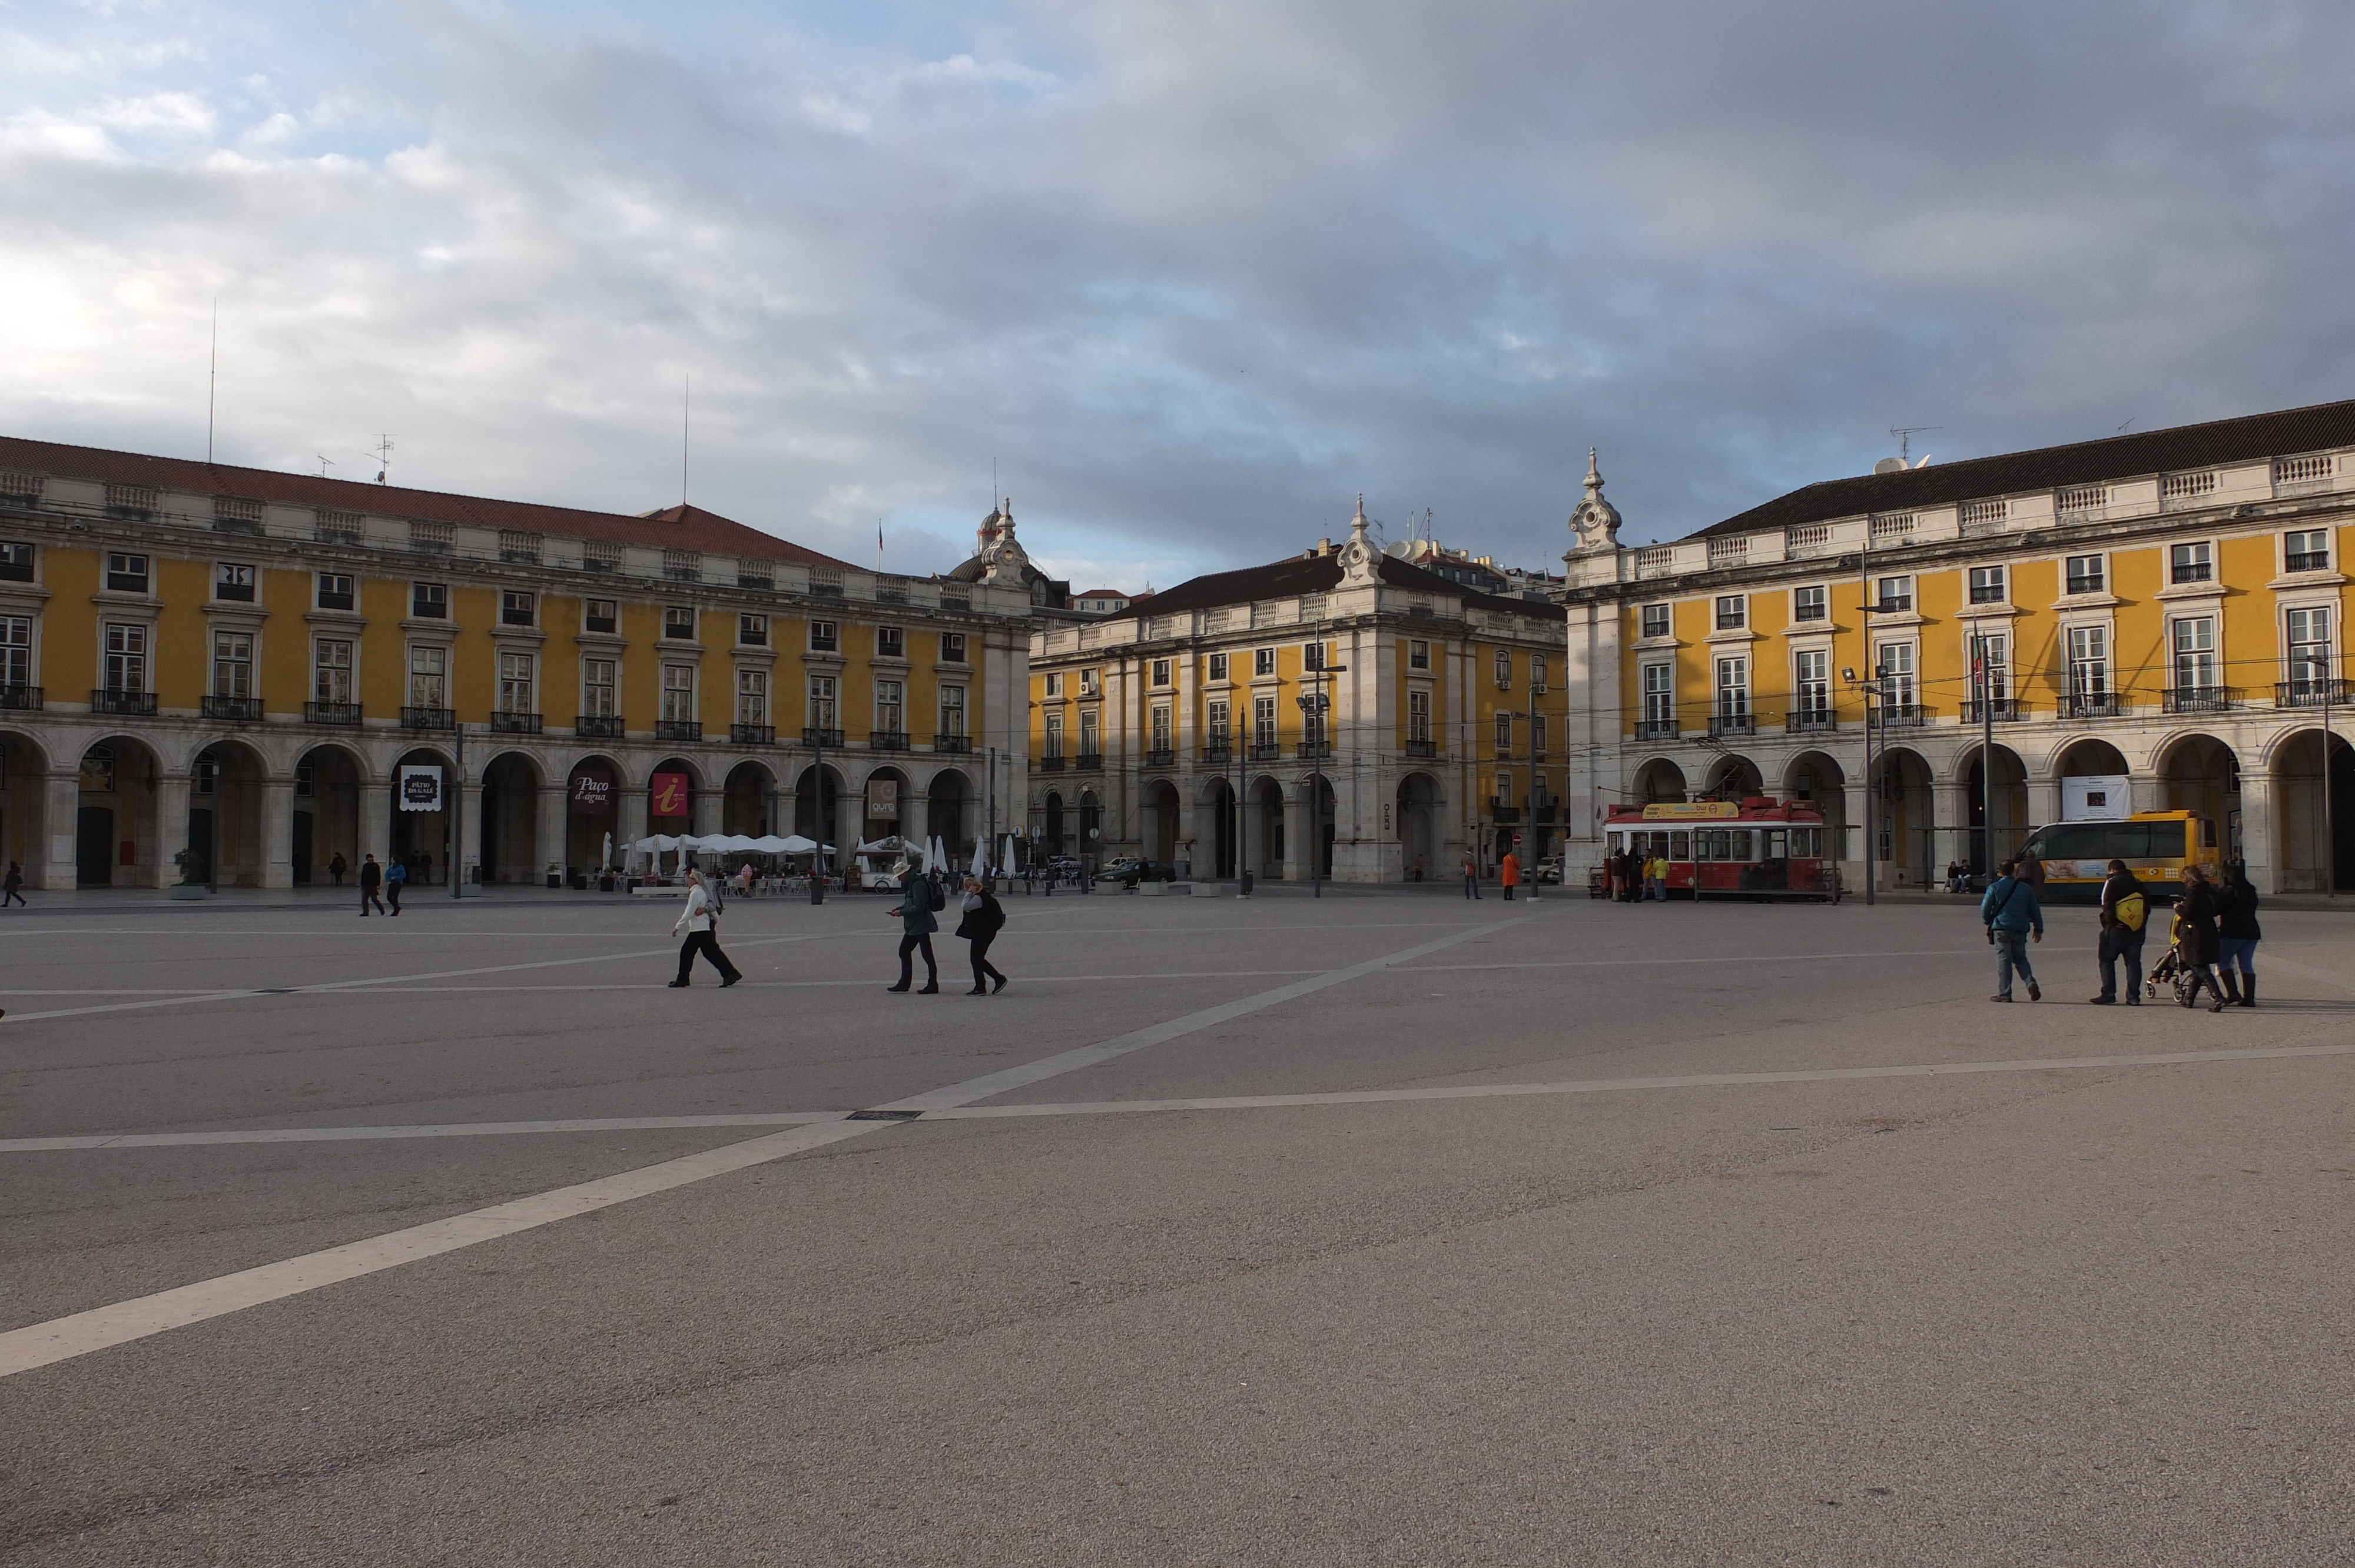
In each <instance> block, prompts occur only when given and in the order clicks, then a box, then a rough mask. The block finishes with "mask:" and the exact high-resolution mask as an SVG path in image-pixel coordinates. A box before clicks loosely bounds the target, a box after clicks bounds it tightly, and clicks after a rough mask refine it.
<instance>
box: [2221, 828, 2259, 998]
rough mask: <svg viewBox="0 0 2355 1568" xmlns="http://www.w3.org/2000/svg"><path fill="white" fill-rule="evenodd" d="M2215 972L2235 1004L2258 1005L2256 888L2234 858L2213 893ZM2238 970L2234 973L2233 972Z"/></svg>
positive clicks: (2245, 870) (2226, 994) (2241, 865)
mask: <svg viewBox="0 0 2355 1568" xmlns="http://www.w3.org/2000/svg"><path fill="white" fill-rule="evenodd" d="M2216 903H2217V910H2216V973H2217V976H2218V977H2219V978H2220V979H2222V980H2223V982H2224V994H2225V996H2227V997H2228V998H2230V999H2231V1000H2232V1003H2233V1005H2235V1006H2237V1007H2254V1006H2256V1005H2257V939H2258V938H2261V937H2263V936H2264V931H2263V930H2261V929H2260V928H2259V927H2258V926H2257V890H2256V888H2254V886H2252V885H2250V882H2249V874H2248V871H2247V869H2246V868H2245V867H2244V866H2243V864H2242V863H2240V862H2239V861H2234V862H2233V863H2232V864H2230V865H2228V866H2226V867H2225V868H2224V885H2223V886H2222V888H2221V889H2219V890H2218V892H2217V895H2216ZM2234 969H2238V970H2239V971H2240V973H2239V974H2238V975H2237V976H2236V975H2235V974H2234V973H2233V972H2232V971H2233V970H2234Z"/></svg>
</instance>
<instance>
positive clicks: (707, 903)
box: [670, 867, 744, 991]
mask: <svg viewBox="0 0 2355 1568" xmlns="http://www.w3.org/2000/svg"><path fill="white" fill-rule="evenodd" d="M718 925H719V904H718V902H717V901H716V900H715V899H713V897H712V896H711V892H710V889H709V888H708V887H707V886H705V885H704V881H703V873H701V872H700V871H698V870H695V869H694V868H693V867H689V868H688V870H687V907H686V908H685V909H683V910H681V911H680V912H679V916H678V918H677V920H675V921H673V922H671V927H670V934H671V935H672V936H674V937H676V936H677V935H678V934H679V932H680V930H681V929H682V928H684V929H685V930H686V932H687V940H686V941H685V942H683V943H681V944H680V945H679V949H678V978H677V980H673V981H671V982H670V988H671V989H672V990H673V991H678V990H681V989H683V988H684V987H685V986H686V985H687V971H688V970H689V969H693V968H694V967H695V955H696V954H698V953H701V954H702V955H703V956H704V957H705V958H706V959H709V960H710V963H711V967H712V968H713V969H718V970H719V989H720V990H722V991H726V990H727V989H728V988H729V987H730V986H731V985H734V984H735V983H736V982H737V981H738V980H742V979H743V978H744V977H743V975H742V974H741V973H740V972H739V971H738V969H737V968H736V966H735V965H734V964H731V963H730V962H729V961H728V955H727V954H725V953H723V952H721V951H720V950H719V933H718V931H717V929H716V927H718Z"/></svg>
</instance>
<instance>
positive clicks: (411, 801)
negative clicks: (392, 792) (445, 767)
mask: <svg viewBox="0 0 2355 1568" xmlns="http://www.w3.org/2000/svg"><path fill="white" fill-rule="evenodd" d="M400 809H401V810H404V811H438V810H441V809H442V769H441V768H440V766H439V765H437V764H432V763H424V764H420V763H411V762H404V763H402V764H401V767H400Z"/></svg>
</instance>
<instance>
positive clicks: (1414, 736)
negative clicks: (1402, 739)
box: [1406, 692, 1431, 744]
mask: <svg viewBox="0 0 2355 1568" xmlns="http://www.w3.org/2000/svg"><path fill="white" fill-rule="evenodd" d="M1406 737H1407V739H1409V740H1418V741H1422V742H1423V743H1425V744H1429V742H1430V740H1431V694H1430V693H1429V692H1409V693H1408V694H1406Z"/></svg>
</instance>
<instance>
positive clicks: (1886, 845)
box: [1872, 746, 1943, 887]
mask: <svg viewBox="0 0 2355 1568" xmlns="http://www.w3.org/2000/svg"><path fill="white" fill-rule="evenodd" d="M1872 766H1873V777H1872V797H1873V799H1872V806H1873V816H1872V821H1873V828H1874V832H1873V841H1874V842H1873V845H1872V853H1873V859H1874V863H1875V865H1876V867H1877V868H1878V869H1877V871H1876V874H1877V875H1878V876H1879V877H1880V878H1881V881H1882V883H1883V885H1894V886H1900V887H1926V886H1928V885H1930V884H1931V882H1933V881H1934V880H1935V879H1936V876H1937V873H1938V872H1939V871H1940V870H1942V869H1943V863H1941V862H1939V861H1938V859H1937V829H1938V821H1937V806H1936V800H1937V796H1936V792H1935V789H1936V787H1935V784H1934V780H1935V779H1936V777H1937V776H1936V774H1935V773H1934V771H1933V770H1932V768H1931V767H1930V759H1929V758H1926V757H1924V756H1923V755H1922V754H1921V753H1920V752H1918V751H1915V750H1914V749H1913V747H1903V746H1901V747H1891V748H1890V749H1889V750H1886V751H1883V752H1882V753H1881V755H1880V756H1878V757H1876V758H1873V764H1872Z"/></svg>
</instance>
